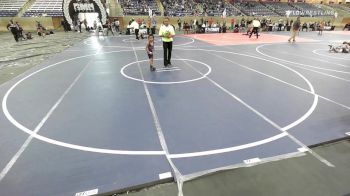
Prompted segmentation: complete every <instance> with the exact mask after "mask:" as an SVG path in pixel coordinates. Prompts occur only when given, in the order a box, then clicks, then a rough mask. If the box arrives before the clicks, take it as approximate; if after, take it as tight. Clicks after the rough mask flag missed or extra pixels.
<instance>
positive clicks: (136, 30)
mask: <svg viewBox="0 0 350 196" xmlns="http://www.w3.org/2000/svg"><path fill="white" fill-rule="evenodd" d="M130 26H131V28H132V29H134V31H135V35H136V39H137V40H139V39H140V38H139V29H140V26H139V23H137V22H136V20H133V21H132V22H131V25H130Z"/></svg>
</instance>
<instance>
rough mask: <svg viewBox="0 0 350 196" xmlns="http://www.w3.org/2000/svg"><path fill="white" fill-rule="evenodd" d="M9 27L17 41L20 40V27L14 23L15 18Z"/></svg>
mask: <svg viewBox="0 0 350 196" xmlns="http://www.w3.org/2000/svg"><path fill="white" fill-rule="evenodd" d="M7 29H8V30H9V31H11V33H12V35H13V37H14V38H15V41H16V42H18V29H17V26H16V25H15V24H14V23H13V20H10V21H9V23H8V24H7Z"/></svg>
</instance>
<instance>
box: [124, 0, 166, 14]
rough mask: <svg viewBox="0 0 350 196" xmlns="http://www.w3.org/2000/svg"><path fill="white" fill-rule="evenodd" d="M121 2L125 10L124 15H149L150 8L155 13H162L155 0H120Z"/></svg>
mask: <svg viewBox="0 0 350 196" xmlns="http://www.w3.org/2000/svg"><path fill="white" fill-rule="evenodd" d="M119 3H120V5H121V7H122V8H123V10H124V15H148V13H149V12H148V9H149V8H151V10H152V14H153V15H154V14H155V15H157V16H159V15H160V11H159V8H158V6H157V3H156V1H155V0H120V1H119Z"/></svg>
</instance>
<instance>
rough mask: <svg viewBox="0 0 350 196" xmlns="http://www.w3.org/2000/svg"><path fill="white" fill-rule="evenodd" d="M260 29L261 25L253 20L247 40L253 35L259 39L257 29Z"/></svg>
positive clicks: (255, 19) (256, 20)
mask: <svg viewBox="0 0 350 196" xmlns="http://www.w3.org/2000/svg"><path fill="white" fill-rule="evenodd" d="M260 27H261V23H260V21H259V20H258V19H257V18H254V20H253V30H252V31H251V32H250V35H249V38H251V37H252V35H253V33H255V34H256V38H259V28H260Z"/></svg>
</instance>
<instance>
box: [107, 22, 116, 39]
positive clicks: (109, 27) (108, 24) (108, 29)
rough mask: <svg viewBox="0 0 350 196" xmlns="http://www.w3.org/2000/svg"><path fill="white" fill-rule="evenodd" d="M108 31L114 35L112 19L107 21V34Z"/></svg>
mask: <svg viewBox="0 0 350 196" xmlns="http://www.w3.org/2000/svg"><path fill="white" fill-rule="evenodd" d="M108 32H112V35H113V36H114V33H113V30H112V23H111V21H108V22H107V36H108Z"/></svg>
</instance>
